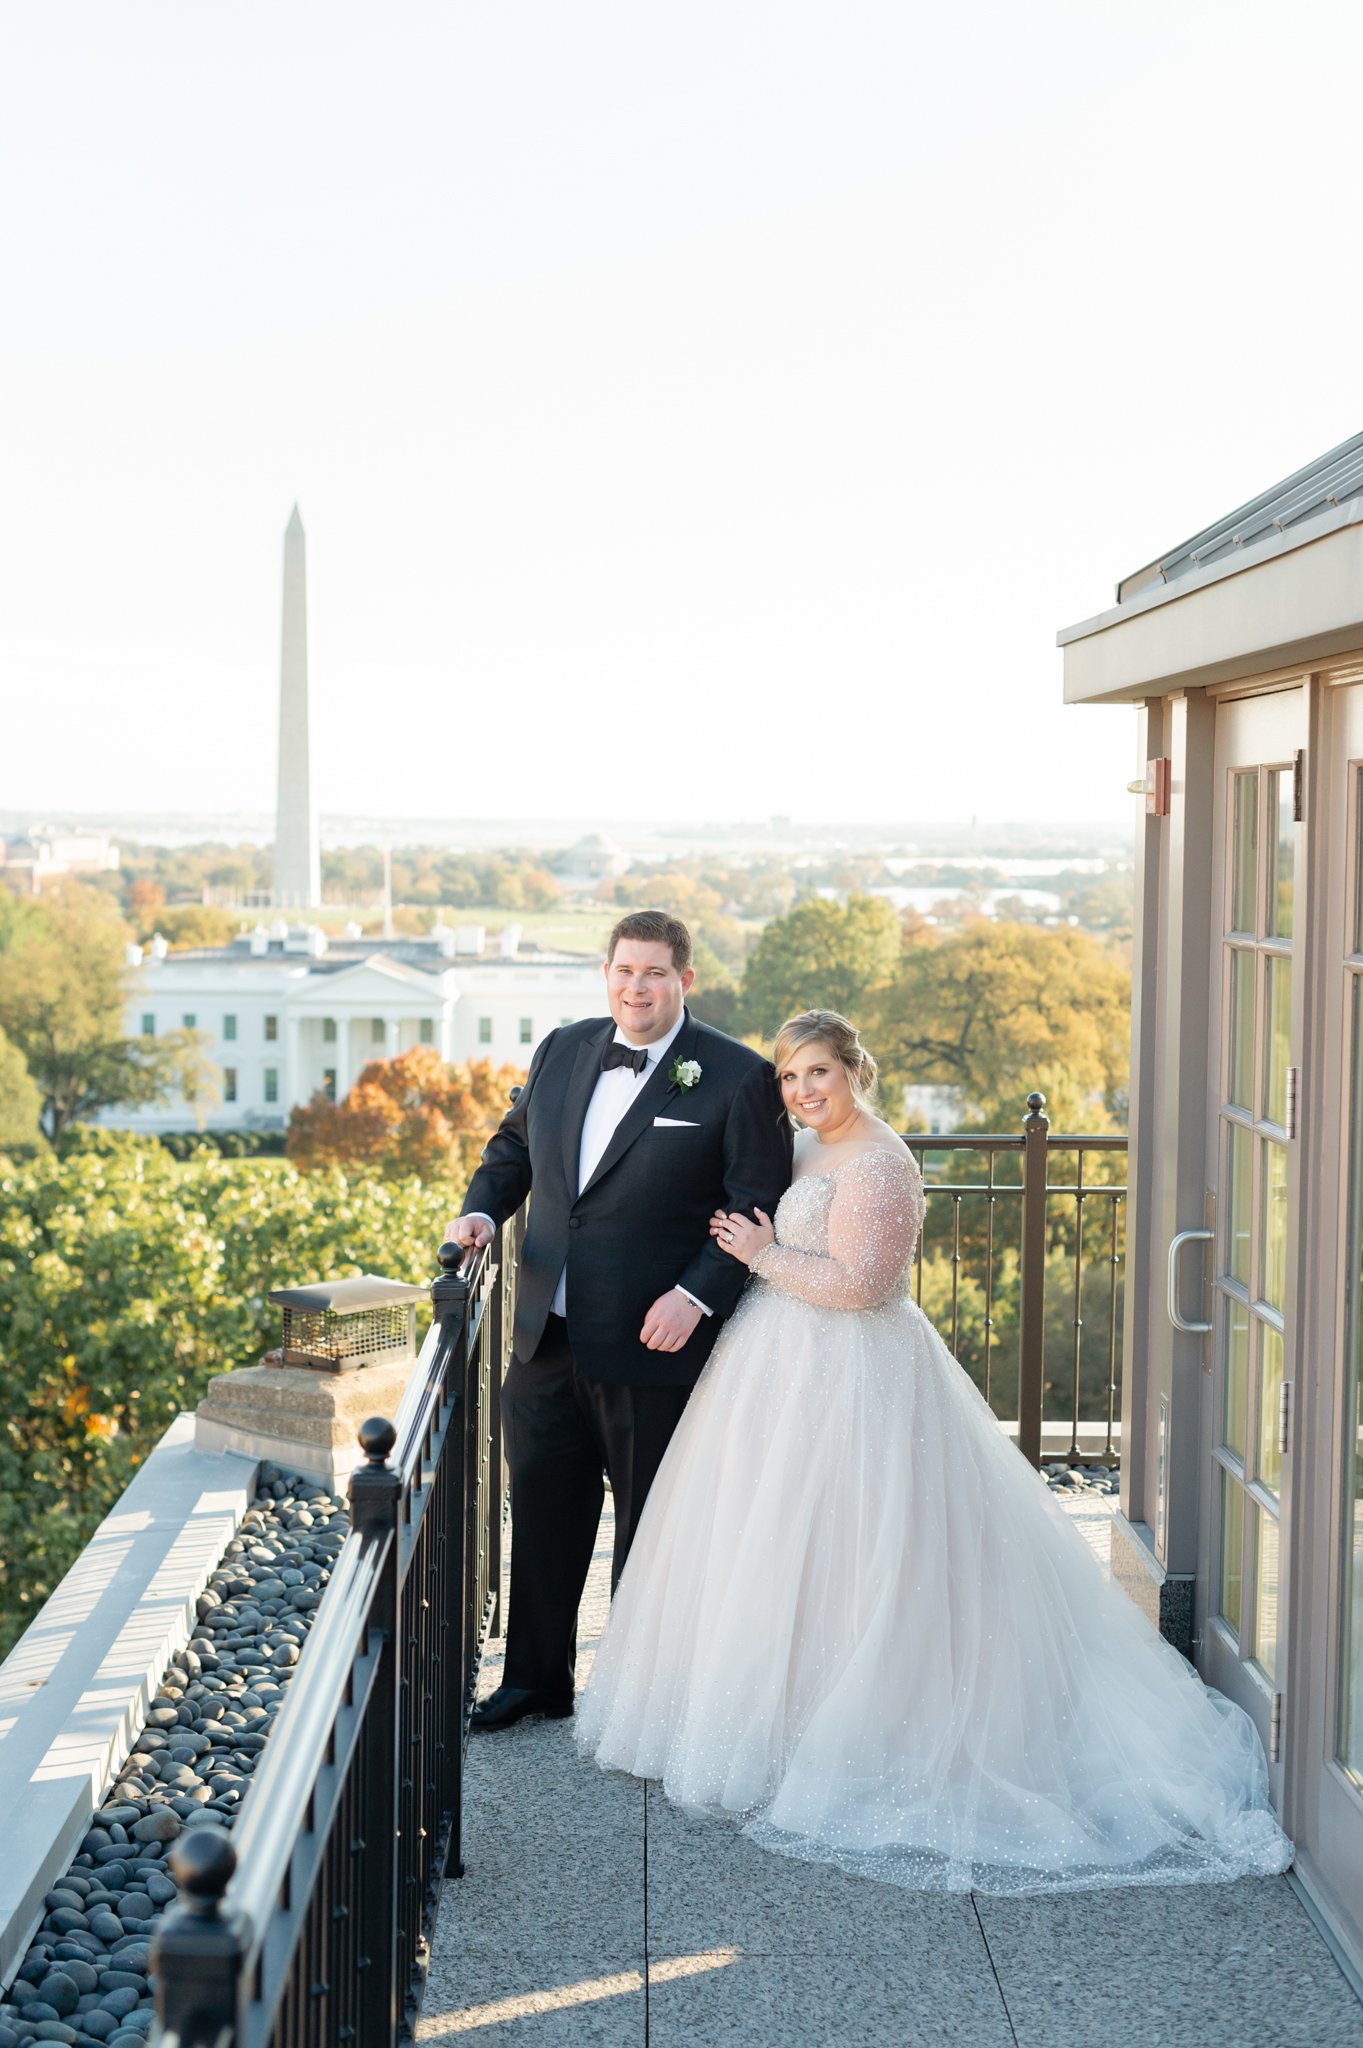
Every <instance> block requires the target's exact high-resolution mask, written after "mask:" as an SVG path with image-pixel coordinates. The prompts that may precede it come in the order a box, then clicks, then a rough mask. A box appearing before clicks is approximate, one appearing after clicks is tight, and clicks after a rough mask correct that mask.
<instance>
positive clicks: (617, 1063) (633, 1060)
mask: <svg viewBox="0 0 1363 2048" xmlns="http://www.w3.org/2000/svg"><path fill="white" fill-rule="evenodd" d="M647 1065H648V1047H647V1046H646V1045H640V1046H633V1045H622V1044H621V1043H620V1041H619V1039H618V1038H617V1039H615V1040H614V1042H613V1043H612V1044H610V1045H608V1046H607V1047H606V1050H605V1051H604V1052H603V1053H602V1055H601V1071H602V1073H603V1074H608V1073H609V1072H610V1070H611V1068H612V1067H632V1068H633V1069H634V1071H635V1073H636V1074H642V1073H643V1071H644V1068H645V1067H646V1066H647Z"/></svg>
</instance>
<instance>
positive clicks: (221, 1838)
mask: <svg viewBox="0 0 1363 2048" xmlns="http://www.w3.org/2000/svg"><path fill="white" fill-rule="evenodd" d="M166 1861H167V1863H168V1864H169V1866H170V1874H171V1876H172V1877H173V1878H174V1879H175V1882H176V1884H177V1885H178V1886H179V1887H180V1903H181V1904H182V1905H183V1906H186V1907H188V1909H189V1911H190V1912H191V1913H198V1914H200V1915H202V1916H203V1917H204V1918H205V1919H211V1918H212V1917H213V1915H214V1914H215V1913H216V1912H217V1911H218V1910H219V1908H220V1906H221V1904H222V1896H223V1893H224V1892H225V1891H226V1890H227V1887H228V1885H229V1884H230V1883H231V1882H232V1873H233V1871H234V1870H235V1869H236V1867H237V1852H236V1850H235V1849H234V1848H233V1847H232V1837H231V1836H230V1835H229V1834H228V1832H227V1830H226V1828H215V1827H196V1828H190V1829H189V1831H188V1833H186V1834H183V1835H181V1836H180V1838H179V1840H178V1841H177V1842H176V1844H175V1846H174V1848H173V1849H172V1850H171V1852H170V1855H169V1856H168V1857H167V1859H166Z"/></svg>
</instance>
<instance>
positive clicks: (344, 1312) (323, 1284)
mask: <svg viewBox="0 0 1363 2048" xmlns="http://www.w3.org/2000/svg"><path fill="white" fill-rule="evenodd" d="M429 1292H430V1290H429V1288H426V1287H414V1286H411V1285H410V1284H409V1283H408V1282H407V1281H406V1280H385V1279H384V1278H383V1275H382V1274H381V1273H361V1274H359V1275H358V1276H357V1277H356V1278H355V1279H354V1280H312V1281H309V1283H308V1284H307V1285H306V1286H305V1287H276V1288H275V1289H274V1291H273V1293H271V1294H270V1295H268V1296H267V1297H266V1298H267V1300H268V1301H269V1303H270V1305H271V1307H272V1308H292V1309H302V1310H309V1311H311V1312H312V1313H313V1314H314V1315H316V1314H319V1313H320V1314H327V1313H330V1314H332V1315H338V1316H352V1315H358V1314H359V1313H360V1311H361V1310H362V1309H372V1308H396V1307H398V1306H399V1304H400V1303H402V1302H405V1301H425V1300H426V1299H427V1296H428V1295H429Z"/></svg>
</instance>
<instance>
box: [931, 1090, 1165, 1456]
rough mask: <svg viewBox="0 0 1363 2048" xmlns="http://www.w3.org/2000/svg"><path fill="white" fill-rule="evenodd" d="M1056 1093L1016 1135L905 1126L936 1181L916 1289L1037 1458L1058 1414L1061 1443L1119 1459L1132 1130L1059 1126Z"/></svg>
mask: <svg viewBox="0 0 1363 2048" xmlns="http://www.w3.org/2000/svg"><path fill="white" fill-rule="evenodd" d="M1045 1101H1046V1098H1045V1096H1044V1095H1040V1094H1036V1093H1033V1094H1031V1095H1029V1096H1028V1097H1027V1114H1026V1117H1025V1118H1024V1120H1023V1124H1022V1129H1021V1130H1020V1131H1019V1132H1017V1133H1014V1134H1011V1135H1010V1134H1007V1133H998V1134H965V1135H958V1134H956V1133H952V1134H950V1135H946V1134H933V1135H932V1136H927V1135H925V1134H924V1133H922V1132H919V1131H910V1132H907V1133H906V1134H905V1135H906V1138H907V1142H908V1144H909V1146H910V1148H911V1150H912V1151H913V1152H914V1154H915V1156H916V1157H917V1159H918V1162H919V1164H920V1166H921V1167H922V1168H923V1178H924V1181H925V1183H926V1186H927V1190H928V1216H927V1222H926V1225H925V1227H924V1230H923V1233H922V1235H921V1237H920V1238H919V1242H918V1251H917V1255H916V1257H915V1261H914V1294H915V1298H916V1299H917V1301H918V1303H919V1305H920V1307H923V1308H925V1309H926V1310H927V1311H928V1313H929V1314H930V1315H931V1316H932V1318H933V1321H934V1323H935V1324H936V1326H937V1328H938V1330H939V1331H940V1332H941V1334H942V1336H943V1337H944V1338H945V1340H946V1342H947V1344H948V1345H949V1346H950V1348H951V1350H952V1352H953V1353H954V1354H955V1355H956V1356H958V1357H959V1358H960V1359H961V1362H962V1364H963V1365H965V1366H966V1369H967V1370H968V1371H970V1372H971V1373H972V1376H973V1377H974V1379H975V1381H976V1384H977V1385H978V1386H979V1388H980V1391H981V1392H982V1393H983V1395H984V1397H985V1400H986V1401H988V1402H989V1403H990V1405H991V1406H992V1407H993V1409H994V1411H995V1413H996V1414H997V1415H999V1416H1001V1417H1002V1416H1007V1417H1008V1418H1009V1419H1011V1418H1012V1417H1016V1419H1017V1430H1018V1446H1019V1449H1020V1450H1021V1451H1022V1452H1023V1454H1024V1456H1026V1457H1027V1458H1029V1459H1030V1460H1031V1462H1032V1463H1033V1464H1034V1465H1039V1464H1040V1463H1041V1462H1042V1459H1043V1437H1044V1434H1050V1435H1051V1436H1052V1437H1053V1438H1054V1433H1055V1425H1057V1424H1059V1425H1061V1429H1060V1434H1061V1436H1062V1437H1063V1436H1064V1435H1065V1434H1066V1433H1067V1434H1068V1442H1067V1443H1066V1442H1063V1441H1060V1442H1055V1441H1053V1442H1052V1443H1051V1444H1050V1445H1048V1446H1047V1447H1046V1455H1047V1456H1049V1457H1055V1458H1060V1459H1063V1460H1065V1461H1067V1462H1068V1463H1070V1464H1072V1465H1077V1464H1080V1463H1085V1462H1095V1463H1096V1462H1101V1463H1104V1464H1108V1465H1115V1464H1116V1463H1117V1462H1118V1453H1117V1446H1116V1441H1115V1439H1116V1421H1117V1413H1118V1405H1119V1378H1120V1363H1121V1287H1120V1276H1121V1268H1122V1263H1123V1259H1124V1256H1125V1226H1126V1187H1125V1185H1124V1184H1123V1182H1124V1174H1125V1163H1126V1162H1125V1154H1126V1149H1127V1141H1126V1138H1125V1136H1109V1135H1102V1136H1084V1137H1078V1136H1069V1135H1063V1134H1062V1135H1056V1134H1054V1133H1053V1132H1052V1131H1051V1128H1050V1124H1049V1122H1048V1120H1047V1118H1046V1115H1045V1113H1044V1112H1045ZM1057 1155H1058V1156H1059V1158H1060V1160H1062V1161H1063V1162H1064V1177H1063V1178H1055V1179H1053V1178H1052V1174H1053V1172H1054V1171H1056V1166H1055V1162H1056V1159H1057ZM1114 1171H1116V1172H1118V1173H1120V1174H1121V1175H1122V1180H1121V1181H1119V1180H1114V1179H1111V1178H1109V1177H1108V1176H1109V1175H1110V1174H1111V1173H1112V1172H1114ZM929 1282H933V1283H936V1284H935V1286H929V1285H928V1283H929ZM967 1290H969V1302H968V1303H967ZM967 1308H969V1310H970V1311H971V1312H970V1313H967ZM1010 1366H1011V1367H1012V1368H1013V1369H1014V1370H1015V1374H1016V1377H1015V1378H1014V1373H1013V1371H1010V1370H1009V1368H1010ZM1047 1425H1050V1426H1051V1427H1050V1429H1049V1430H1048V1429H1047ZM1100 1431H1101V1440H1100V1441H1099V1432H1100ZM1081 1437H1083V1438H1085V1439H1086V1440H1087V1441H1086V1442H1084V1443H1081Z"/></svg>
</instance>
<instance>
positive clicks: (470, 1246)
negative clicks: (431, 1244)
mask: <svg viewBox="0 0 1363 2048" xmlns="http://www.w3.org/2000/svg"><path fill="white" fill-rule="evenodd" d="M496 1235H497V1226H496V1225H495V1223H494V1222H493V1220H492V1218H491V1217H490V1216H458V1217H456V1218H455V1220H454V1222H453V1223H450V1224H448V1225H447V1226H446V1229H445V1242H446V1244H458V1245H462V1246H463V1248H464V1250H465V1251H466V1252H480V1251H481V1250H482V1249H483V1246H484V1245H487V1244H491V1243H492V1240H493V1238H494V1237H495V1236H496Z"/></svg>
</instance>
